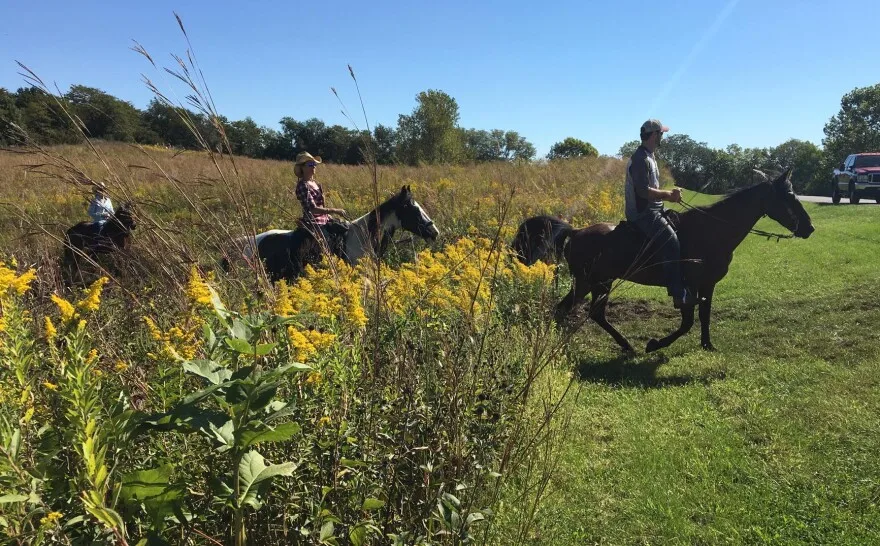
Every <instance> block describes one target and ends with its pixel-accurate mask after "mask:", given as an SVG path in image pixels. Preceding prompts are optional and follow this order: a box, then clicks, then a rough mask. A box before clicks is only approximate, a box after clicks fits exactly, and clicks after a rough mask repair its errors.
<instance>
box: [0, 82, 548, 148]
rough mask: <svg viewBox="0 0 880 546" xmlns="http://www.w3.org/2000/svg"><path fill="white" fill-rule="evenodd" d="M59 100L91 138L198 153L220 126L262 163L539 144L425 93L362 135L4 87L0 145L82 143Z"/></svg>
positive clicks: (94, 93) (215, 143)
mask: <svg viewBox="0 0 880 546" xmlns="http://www.w3.org/2000/svg"><path fill="white" fill-rule="evenodd" d="M59 100H60V101H62V103H63V104H64V106H65V108H66V109H67V110H68V112H70V114H71V115H72V116H75V117H76V118H78V119H79V120H80V121H81V126H82V128H83V130H84V132H85V134H86V135H87V136H88V137H89V138H93V139H101V140H110V141H121V142H135V143H139V144H158V145H165V146H172V147H175V148H183V149H199V148H201V147H202V146H203V143H201V142H199V139H198V137H196V135H195V134H194V133H193V131H192V129H191V127H190V125H192V126H194V128H195V129H197V130H198V133H200V134H201V135H202V138H203V139H204V140H205V142H204V144H207V145H208V146H210V147H212V148H215V149H217V148H220V147H221V144H222V137H221V135H220V134H219V132H218V131H217V130H215V128H216V126H217V125H218V124H219V125H220V126H221V127H222V128H223V132H224V133H225V136H226V140H228V142H229V146H230V148H231V151H232V153H234V154H237V155H244V156H248V157H254V158H259V159H279V160H291V159H293V158H294V157H296V154H298V153H299V152H301V151H309V152H310V153H312V154H315V155H320V156H322V158H323V159H324V160H325V161H328V162H330V163H343V164H358V163H363V162H364V161H365V158H364V155H363V152H362V150H363V149H365V148H367V146H366V145H367V144H372V146H369V148H371V149H372V150H373V151H374V153H375V155H376V160H377V161H378V162H379V163H380V164H394V163H406V164H418V163H460V162H464V161H511V160H515V159H522V160H532V159H534V158H535V147H534V145H532V144H531V143H530V142H529V141H528V140H526V139H525V137H523V136H521V135H520V134H519V133H517V132H516V131H510V130H501V129H494V130H491V131H487V130H482V129H465V128H462V127H460V126H459V113H458V104H457V103H456V101H455V99H453V98H452V97H451V96H449V95H448V94H446V93H444V92H442V91H435V90H428V91H424V92H422V93H419V94H418V95H417V97H416V102H417V105H416V107H415V109H414V110H413V111H412V113H410V114H408V115H400V116H399V119H398V123H397V127H389V126H385V125H377V126H376V127H375V128H373V130H372V131H358V130H353V129H349V128H347V127H343V126H341V125H327V124H326V123H324V122H323V121H321V120H319V119H316V118H312V119H307V120H304V121H300V120H296V119H294V118H292V117H283V118H281V120H280V121H279V128H278V129H272V128H269V127H266V126H262V125H259V124H257V123H256V122H255V121H254V120H253V119H252V118H250V117H246V118H244V119H242V120H237V121H230V120H228V119H226V118H225V117H223V116H218V119H216V120H211V119H209V118H208V116H206V115H205V114H203V113H199V112H193V111H191V110H188V109H185V108H181V107H178V106H172V105H169V104H167V103H165V102H164V101H161V100H159V99H155V98H154V99H153V100H151V101H150V103H149V104H148V106H147V108H146V109H144V110H140V109H138V108H136V107H135V106H134V105H133V104H131V103H130V102H127V101H124V100H121V99H119V98H117V97H114V96H113V95H110V94H109V93H105V92H104V91H102V90H100V89H96V88H93V87H87V86H84V85H72V86H71V87H70V90H69V91H68V92H67V93H64V94H63V95H62V96H60V97H53V96H51V95H49V94H48V93H45V92H44V91H42V90H40V89H37V88H33V87H30V88H21V89H18V90H17V91H16V92H14V93H13V92H9V91H8V90H6V89H3V88H0V144H4V145H10V144H16V143H17V140H18V136H17V134H16V133H17V132H16V131H13V130H11V129H12V127H11V124H15V125H17V126H18V127H21V128H22V129H23V130H24V131H25V132H27V134H28V135H29V137H30V138H32V139H33V140H34V141H35V142H37V143H40V144H48V145H51V144H68V143H76V142H80V141H82V134H81V133H80V131H79V130H77V129H76V128H75V127H74V125H73V123H72V122H71V121H70V119H69V117H68V116H66V115H65V114H64V112H63V110H62V108H60V107H59V105H58V101H59Z"/></svg>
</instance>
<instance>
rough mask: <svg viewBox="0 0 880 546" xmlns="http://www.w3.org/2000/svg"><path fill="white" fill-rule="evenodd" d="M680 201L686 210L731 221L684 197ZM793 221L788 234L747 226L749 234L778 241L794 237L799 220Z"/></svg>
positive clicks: (723, 220) (718, 219) (715, 218)
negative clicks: (689, 201)
mask: <svg viewBox="0 0 880 546" xmlns="http://www.w3.org/2000/svg"><path fill="white" fill-rule="evenodd" d="M680 203H681V205H682V206H683V207H684V208H685V209H687V210H695V211H697V212H699V213H700V214H703V215H705V216H708V217H709V218H712V219H713V220H716V221H718V222H724V223H726V224H730V223H731V222H730V221H728V220H725V219H723V218H718V217H717V216H715V215H714V214H710V213H709V212H707V211H706V210H704V209H702V208H700V207H695V206H693V205H691V204H690V203H688V202H687V201H685V200H684V199H682V200H681V201H680ZM766 216H767V213H766V212H765V213H764V214H762V215H761V218H765V217H766ZM794 221H795V226H794V229H793V230H792V233H789V234H781V233H771V232H769V231H764V230H763V229H756V228H749V234H751V235H758V236H761V237H766V238H767V240H768V241H769V240H770V239H773V238H775V239H776V242H777V243H778V242H779V240H780V239H794V237H795V235H794V232H796V231H797V229H798V227H799V226H800V220H799V219H797V218H795V220H794Z"/></svg>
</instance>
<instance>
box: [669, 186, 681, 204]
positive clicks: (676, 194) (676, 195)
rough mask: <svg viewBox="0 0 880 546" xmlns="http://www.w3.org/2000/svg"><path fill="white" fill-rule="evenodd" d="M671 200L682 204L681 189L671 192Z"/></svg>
mask: <svg viewBox="0 0 880 546" xmlns="http://www.w3.org/2000/svg"><path fill="white" fill-rule="evenodd" d="M669 200H670V201H672V202H673V203H681V188H675V189H673V190H672V191H671V192H669Z"/></svg>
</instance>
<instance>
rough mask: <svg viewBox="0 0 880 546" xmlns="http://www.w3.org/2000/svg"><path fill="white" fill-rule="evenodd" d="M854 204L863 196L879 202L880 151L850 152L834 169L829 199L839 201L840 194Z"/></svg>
mask: <svg viewBox="0 0 880 546" xmlns="http://www.w3.org/2000/svg"><path fill="white" fill-rule="evenodd" d="M844 195H846V196H848V197H849V202H850V203H852V204H856V203H858V202H859V200H860V199H861V198H862V197H864V198H866V199H867V198H874V200H876V201H877V202H878V203H880V152H875V153H865V154H851V155H849V156H848V157H847V158H846V160H845V161H844V162H843V163H841V164H840V166H839V167H838V168H836V169H834V176H833V178H832V179H831V201H832V202H833V203H840V198H841V197H842V196H844Z"/></svg>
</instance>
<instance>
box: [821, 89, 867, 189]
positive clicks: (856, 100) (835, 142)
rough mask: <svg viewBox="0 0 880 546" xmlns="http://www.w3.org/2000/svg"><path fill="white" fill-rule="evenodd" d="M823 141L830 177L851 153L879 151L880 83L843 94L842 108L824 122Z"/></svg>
mask: <svg viewBox="0 0 880 546" xmlns="http://www.w3.org/2000/svg"><path fill="white" fill-rule="evenodd" d="M822 145H823V146H824V147H825V154H826V166H825V169H826V175H827V176H828V177H830V170H831V169H832V168H833V167H834V166H835V165H837V164H838V163H840V162H842V161H843V160H844V159H845V158H846V156H848V155H849V154H854V153H858V152H877V151H880V83H878V84H876V85H873V86H870V87H857V88H855V89H853V90H852V91H850V92H849V93H847V94H845V95H844V96H843V98H842V99H841V100H840V111H839V112H838V113H837V115H835V116H834V117H832V118H831V119H830V120H828V123H826V124H825V138H824V139H822Z"/></svg>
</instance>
